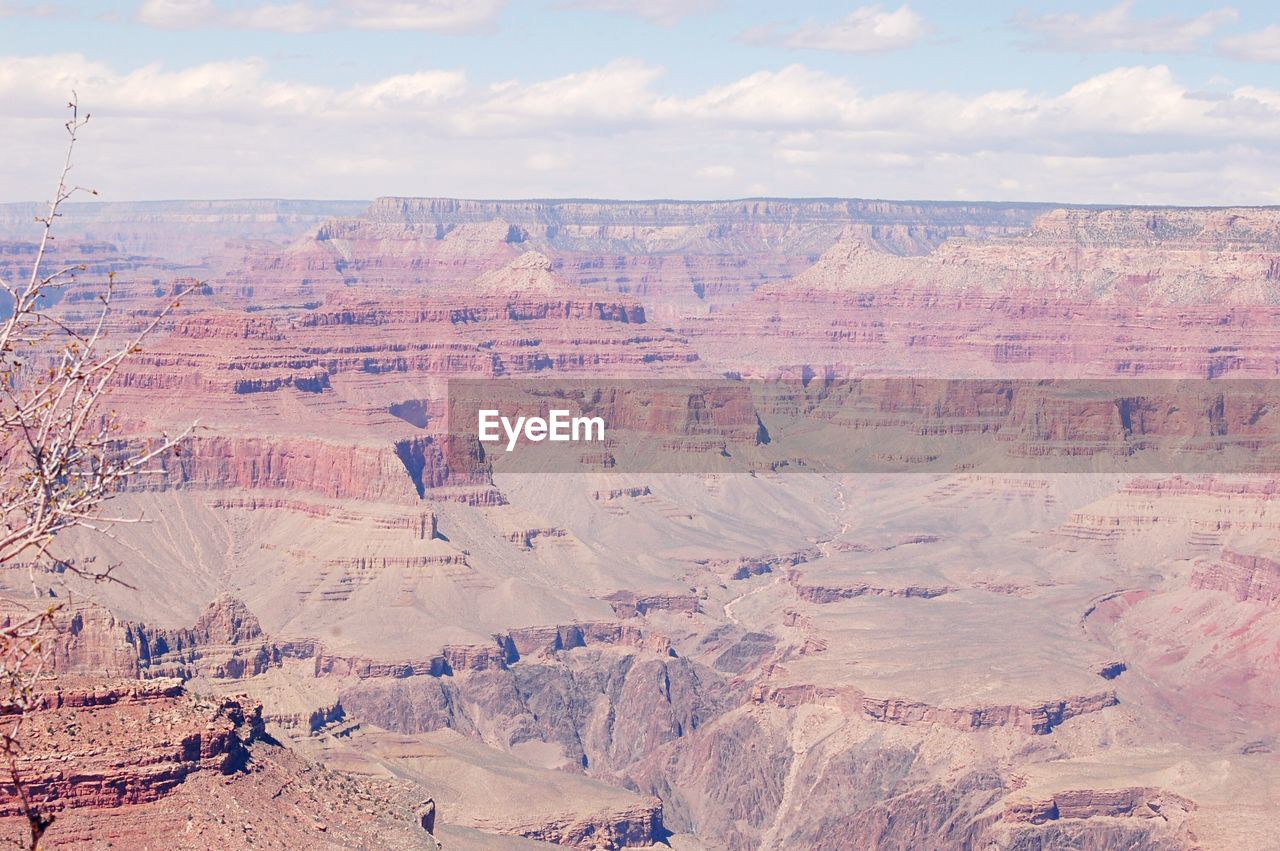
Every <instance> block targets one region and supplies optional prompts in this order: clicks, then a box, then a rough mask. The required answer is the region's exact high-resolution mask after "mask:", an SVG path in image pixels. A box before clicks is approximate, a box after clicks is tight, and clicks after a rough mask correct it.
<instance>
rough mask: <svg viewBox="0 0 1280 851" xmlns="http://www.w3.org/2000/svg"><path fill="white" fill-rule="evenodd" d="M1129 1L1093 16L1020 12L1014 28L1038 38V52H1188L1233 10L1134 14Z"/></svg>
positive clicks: (1234, 14) (1230, 16) (1230, 18)
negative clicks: (1180, 14) (1188, 14)
mask: <svg viewBox="0 0 1280 851" xmlns="http://www.w3.org/2000/svg"><path fill="white" fill-rule="evenodd" d="M1133 6H1134V0H1122V2H1120V3H1118V4H1116V5H1115V6H1113V7H1111V8H1110V9H1106V10H1104V11H1102V12H1098V13H1097V14H1096V15H1081V14H1079V13H1078V12H1055V13H1052V14H1048V15H1042V16H1032V15H1027V14H1023V15H1019V16H1018V17H1017V18H1015V19H1014V22H1013V23H1014V26H1015V27H1017V28H1018V29H1020V30H1022V31H1023V32H1025V33H1027V34H1029V35H1033V36H1037V39H1036V40H1035V41H1033V42H1032V43H1031V46H1032V47H1033V48H1036V49H1039V50H1051V51H1062V52H1067V53H1107V52H1112V51H1119V52H1134V53H1189V52H1192V51H1195V50H1198V49H1200V43H1201V42H1202V41H1203V40H1204V39H1206V38H1208V37H1209V36H1211V35H1213V34H1214V33H1215V32H1216V31H1217V30H1218V29H1219V28H1221V27H1223V26H1225V25H1226V24H1229V23H1231V22H1232V21H1234V20H1235V19H1236V17H1237V12H1236V10H1235V9H1233V8H1230V7H1224V8H1222V9H1214V10H1211V11H1208V12H1205V13H1204V14H1203V15H1200V16H1199V17H1196V18H1183V17H1177V16H1167V17H1162V18H1135V17H1134V16H1133V15H1132V14H1131V13H1132V11H1133Z"/></svg>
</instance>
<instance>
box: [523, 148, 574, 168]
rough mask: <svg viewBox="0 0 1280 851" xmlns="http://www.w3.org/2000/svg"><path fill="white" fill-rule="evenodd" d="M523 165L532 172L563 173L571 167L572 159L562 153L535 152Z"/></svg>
mask: <svg viewBox="0 0 1280 851" xmlns="http://www.w3.org/2000/svg"><path fill="white" fill-rule="evenodd" d="M524 164H525V165H527V166H528V167H529V168H531V169H533V170H534V171H563V170H564V169H566V168H568V167H569V166H571V165H573V157H571V156H569V155H568V154H565V153H564V152H562V151H535V152H534V153H532V154H530V155H529V156H528V157H526V158H525V161H524Z"/></svg>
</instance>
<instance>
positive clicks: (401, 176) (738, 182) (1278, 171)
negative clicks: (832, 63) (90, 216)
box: [0, 54, 1280, 203]
mask: <svg viewBox="0 0 1280 851" xmlns="http://www.w3.org/2000/svg"><path fill="white" fill-rule="evenodd" d="M673 86H674V84H673V83H671V82H670V81H668V80H666V78H664V76H663V72H662V69H661V68H658V67H655V66H652V65H648V64H645V63H643V62H639V61H635V60H619V61H616V62H613V63H610V64H607V65H603V66H601V67H597V68H590V69H586V70H582V71H579V72H577V73H573V74H567V75H563V76H559V77H554V78H550V79H544V80H536V79H535V80H513V81H509V82H506V83H502V84H498V85H492V86H490V85H482V84H479V83H477V82H474V81H472V80H469V79H468V77H467V76H466V75H465V74H464V73H463V72H461V71H456V70H449V69H423V70H420V71H416V72H413V73H408V74H399V75H395V76H390V77H387V78H385V79H382V80H380V81H374V82H371V83H365V84H360V85H351V86H338V87H335V86H326V85H316V84H311V83H305V82H300V81H297V80H290V79H287V78H284V77H281V76H279V75H278V73H277V72H276V70H275V69H273V67H272V66H271V65H270V64H269V63H268V62H266V61H265V60H262V59H256V58H247V59H241V60H235V61H227V62H217V63H206V64H200V65H192V66H189V67H181V68H168V67H165V66H161V65H156V64H149V65H143V66H140V67H132V68H129V67H125V68H117V67H116V66H114V65H112V64H109V63H105V62H100V61H95V60H91V59H87V58H85V57H83V56H79V55H75V54H70V55H65V54H64V55H55V56H36V57H7V58H5V57H0V103H4V104H5V112H6V121H5V122H3V123H0V148H2V149H3V150H5V151H6V154H7V156H6V157H5V159H4V161H3V162H0V185H4V186H5V187H6V196H7V197H8V198H11V199H16V198H22V197H31V198H39V197H41V196H42V195H44V194H46V192H47V187H44V186H43V181H40V180H37V178H39V177H41V176H42V175H44V174H45V172H44V171H42V170H41V169H40V168H39V167H38V166H39V165H40V164H41V163H43V162H46V161H49V167H50V169H52V168H53V163H52V157H53V156H54V155H55V154H56V150H57V143H58V140H57V130H58V129H59V124H58V118H59V116H58V115H57V110H58V107H59V106H60V105H61V103H63V102H65V98H66V94H67V92H68V91H70V90H71V89H72V88H75V89H76V90H77V91H78V92H79V94H80V101H81V104H82V105H83V106H84V107H85V108H86V109H88V110H90V111H91V112H93V114H94V121H93V123H92V124H91V125H90V127H89V128H88V130H87V131H86V135H85V151H86V153H85V155H84V157H85V159H84V161H83V163H82V166H81V169H80V171H78V172H77V175H78V179H82V180H83V181H84V182H85V183H89V184H91V185H94V186H95V187H96V188H98V189H100V190H103V191H104V194H105V195H106V196H107V197H111V198H116V199H124V198H129V197H152V198H154V197H202V196H203V197H229V196H239V197H245V196H257V197H261V196H264V195H276V196H292V197H315V196H321V197H326V196H327V197H370V196H372V195H376V194H447V195H454V196H482V197H513V196H522V195H523V196H540V197H546V196H565V195H578V196H601V195H608V196H612V197H680V196H690V195H695V196H696V195H699V194H702V193H703V192H705V188H704V189H703V190H701V191H700V189H699V187H706V186H710V185H714V187H715V194H716V195H718V196H724V197H728V196H732V195H735V194H736V195H747V194H759V193H758V192H756V191H753V190H752V187H756V188H758V187H760V186H765V187H768V189H769V191H771V192H774V193H777V194H789V195H815V194H816V195H856V196H864V197H865V196H879V197H941V198H947V197H956V196H957V195H967V196H969V197H978V198H983V197H987V198H992V197H995V198H1010V197H1013V198H1015V199H1026V200H1037V199H1041V200H1043V199H1052V200H1066V201H1111V202H1131V203H1232V202H1234V203H1246V202H1253V203H1261V202H1269V203H1275V202H1280V151H1277V150H1276V147H1275V145H1274V141H1273V140H1274V139H1275V138H1276V137H1277V135H1280V90H1277V89H1270V88H1266V87H1261V86H1236V87H1234V88H1225V87H1222V88H1218V89H1215V90H1214V92H1213V93H1210V94H1206V93H1201V92H1197V91H1194V90H1191V89H1189V88H1188V87H1187V86H1186V85H1185V84H1184V83H1183V82H1181V81H1180V80H1179V78H1178V77H1177V75H1175V74H1174V72H1173V71H1172V70H1170V69H1169V68H1168V67H1165V66H1163V65H1155V66H1150V67H1147V66H1134V67H1122V68H1116V69H1113V70H1111V71H1108V72H1106V73H1102V74H1097V75H1094V76H1091V77H1089V78H1087V79H1083V80H1081V81H1079V82H1078V83H1076V84H1075V85H1072V86H1069V87H1067V88H1065V89H1064V90H1061V91H1058V92H1048V93H1046V92H1037V91H1030V90H1026V89H1018V88H1009V89H993V90H990V91H986V92H983V93H979V94H975V95H959V94H954V93H948V92H941V91H932V92H931V91H912V90H896V91H895V90H890V91H885V92H881V93H874V94H871V93H867V92H864V91H862V90H861V89H860V88H859V87H858V86H856V85H855V84H854V83H853V82H851V81H850V80H849V79H847V78H845V77H843V76H839V75H835V74H831V73H828V72H824V71H818V70H815V69H810V68H806V67H805V66H803V65H791V66H788V67H785V68H782V69H779V70H769V71H759V72H756V73H753V74H748V75H745V76H743V77H741V78H739V79H736V80H731V81H728V82H725V83H723V84H721V85H716V86H711V87H708V88H705V89H703V90H702V91H696V92H693V93H689V94H680V95H676V94H672V93H671V91H672V88H673ZM80 175H83V178H81V177H80ZM711 181H714V184H712V183H710V182H711Z"/></svg>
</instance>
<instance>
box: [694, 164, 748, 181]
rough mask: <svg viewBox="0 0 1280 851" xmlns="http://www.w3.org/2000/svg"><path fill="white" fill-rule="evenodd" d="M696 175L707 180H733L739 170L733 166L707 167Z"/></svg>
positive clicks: (696, 172)
mask: <svg viewBox="0 0 1280 851" xmlns="http://www.w3.org/2000/svg"><path fill="white" fill-rule="evenodd" d="M694 174H696V175H697V176H698V177H701V178H705V179H706V180H732V179H733V178H734V177H736V176H737V174H738V170H737V169H736V168H734V167H733V166H731V165H705V166H703V167H702V168H700V169H698V170H697V171H695V172H694Z"/></svg>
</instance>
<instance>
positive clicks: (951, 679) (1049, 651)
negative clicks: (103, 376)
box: [0, 198, 1280, 851]
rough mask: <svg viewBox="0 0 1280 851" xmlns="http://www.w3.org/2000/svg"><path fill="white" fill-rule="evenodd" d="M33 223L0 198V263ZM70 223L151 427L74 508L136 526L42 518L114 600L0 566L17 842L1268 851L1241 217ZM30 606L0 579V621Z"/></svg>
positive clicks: (342, 209)
mask: <svg viewBox="0 0 1280 851" xmlns="http://www.w3.org/2000/svg"><path fill="white" fill-rule="evenodd" d="M29 220H30V218H29V210H28V209H27V208H26V207H25V206H24V205H0V275H5V276H11V275H13V274H14V273H15V272H14V270H17V269H20V268H21V267H22V264H23V263H24V262H26V261H28V260H29V259H30V257H31V256H32V249H31V245H30V240H31V233H30V228H29V225H28V223H29ZM66 228H67V230H66V232H65V235H64V236H63V238H61V239H60V240H59V242H58V248H57V255H58V257H57V258H55V259H56V260H60V261H65V262H76V263H83V264H84V265H85V266H86V270H85V271H84V272H83V273H81V275H80V277H79V279H78V280H77V281H76V282H75V283H74V284H71V285H68V286H67V287H66V288H65V289H64V290H63V292H62V295H61V299H60V301H59V302H58V305H57V306H56V310H57V312H58V315H59V316H60V318H61V319H62V320H63V321H65V322H66V323H68V324H69V325H75V324H76V323H83V322H86V321H87V320H88V319H89V318H90V317H91V316H93V315H94V313H93V311H94V309H95V308H94V305H95V304H96V302H95V301H94V299H95V297H96V295H97V294H99V293H100V292H101V288H102V283H103V279H104V278H105V276H106V275H108V274H113V275H114V276H115V282H116V283H115V298H114V301H113V311H112V314H111V316H110V317H109V327H110V330H111V332H112V333H123V332H125V331H127V330H136V329H137V328H140V327H142V326H143V325H144V324H145V323H146V322H148V321H150V318H151V317H153V316H154V315H155V311H156V310H157V309H158V308H159V307H160V306H161V305H162V304H164V303H165V302H166V301H167V300H168V299H169V298H171V297H172V296H173V295H174V294H176V293H180V292H185V295H183V296H182V298H181V300H180V304H179V306H178V307H177V308H176V309H175V310H174V311H173V312H172V313H171V314H170V315H169V316H168V317H166V319H165V320H164V322H163V323H162V324H161V326H160V328H159V329H158V331H157V332H156V333H155V334H154V335H153V336H152V337H151V338H149V339H148V340H147V341H146V343H145V345H144V346H143V349H142V351H141V352H138V353H136V354H135V355H134V356H132V357H131V358H130V359H129V360H127V361H126V363H125V365H124V367H123V368H122V369H121V371H120V373H119V375H118V378H117V381H116V382H115V384H114V386H113V388H112V391H111V407H112V408H113V410H114V411H115V412H116V417H117V423H118V425H119V428H120V433H121V439H122V440H127V441H134V442H137V443H139V444H143V443H145V442H146V441H148V440H155V439H156V438H157V437H158V436H159V435H162V434H175V433H181V432H182V431H183V430H185V429H188V428H190V429H191V431H190V436H189V437H188V438H187V439H186V440H185V441H184V442H183V445H182V447H181V451H180V452H178V453H176V454H172V455H166V456H165V457H163V458H162V459H158V460H159V463H158V464H157V466H156V469H154V470H152V471H150V472H149V473H148V474H147V475H145V476H141V477H139V478H137V479H135V480H134V481H132V482H131V483H130V485H129V487H128V488H126V489H124V490H122V492H120V493H119V494H118V495H116V496H115V498H114V499H113V501H112V510H113V512H116V513H120V514H122V516H130V517H133V516H142V517H144V518H145V519H146V522H145V523H141V524H136V525H129V526H127V527H121V528H120V529H119V530H118V531H117V533H116V534H115V536H114V537H110V538H104V537H102V536H95V535H91V534H87V533H83V532H78V531H77V532H72V533H69V534H66V535H62V536H59V539H58V540H57V542H56V557H57V558H58V559H59V560H60V561H61V562H63V563H65V564H79V565H86V566H87V565H95V564H96V565H118V568H117V569H116V572H117V573H118V575H119V576H120V577H121V578H122V579H123V580H124V581H125V582H127V583H128V584H127V586H126V585H122V584H112V583H106V584H102V583H96V584H95V583H88V582H85V581H83V580H82V579H80V578H78V577H77V576H75V575H74V573H72V572H62V573H52V574H48V575H46V574H38V584H39V587H38V589H37V590H38V592H39V593H40V594H41V595H42V600H53V601H57V602H58V603H60V604H61V607H60V608H59V609H58V612H57V615H56V627H57V634H58V638H57V641H56V642H55V643H54V645H53V647H52V649H51V650H50V651H49V660H48V665H49V671H50V677H49V680H48V683H49V685H48V692H47V694H45V695H44V696H43V697H42V698H41V703H40V704H39V706H38V708H37V710H36V711H34V712H33V713H32V715H31V717H30V719H28V725H27V729H28V730H29V739H27V740H26V741H25V742H24V746H23V747H24V749H23V751H22V753H21V755H20V759H19V767H20V769H21V772H22V776H23V777H24V778H26V782H27V784H28V787H29V789H30V790H31V791H32V793H34V794H38V796H39V800H40V802H41V804H42V807H44V808H46V809H48V811H49V812H51V813H52V814H54V816H55V818H54V820H53V822H52V823H51V824H50V826H49V828H48V832H47V836H46V841H47V842H49V843H50V844H51V845H52V846H53V847H58V846H60V845H61V846H66V847H107V845H108V844H111V843H115V844H117V845H120V844H128V843H131V842H136V841H139V838H140V837H151V838H152V839H153V841H154V842H155V843H156V844H158V845H164V844H167V845H169V846H174V845H180V844H183V843H188V844H189V843H196V844H198V845H203V846H218V847H228V848H233V847H298V846H299V845H303V844H310V845H315V846H317V847H369V848H372V847H379V848H384V847H396V848H415V847H416V848H429V849H430V848H437V847H443V848H446V849H488V848H494V849H496V848H514V849H521V848H529V849H535V848H549V847H574V848H582V849H616V848H632V847H640V848H643V847H669V848H673V849H678V851H698V849H707V851H747V850H748V849H774V848H787V849H792V848H794V849H847V848H884V849H892V848H903V849H905V848H918V847H930V848H957V849H959V848H984V849H1011V851H1012V849H1034V848H1060V847H1073V848H1088V849H1110V848H1154V849H1193V848H1205V849H1213V848H1233V849H1244V848H1258V849H1263V848H1267V847H1270V844H1271V843H1273V842H1274V835H1275V826H1274V813H1275V812H1276V809H1277V807H1280V783H1277V780H1276V778H1277V777H1280V771H1278V770H1277V769H1278V768H1280V763H1278V762H1277V760H1280V755H1277V749H1278V748H1280V740H1278V739H1277V735H1278V734H1277V730H1276V726H1275V720H1274V719H1275V717H1276V715H1275V713H1276V711H1277V709H1280V555H1278V554H1277V552H1276V542H1277V541H1278V540H1280V477H1278V475H1277V473H1276V471H1275V462H1276V460H1277V459H1278V458H1280V456H1277V455H1276V454H1275V453H1274V451H1273V441H1272V439H1273V438H1274V437H1275V433H1276V431H1277V430H1280V418H1277V416H1276V413H1275V408H1274V406H1275V401H1274V395H1273V394H1272V389H1271V388H1272V385H1271V383H1270V382H1271V380H1273V379H1276V378H1277V377H1280V332H1278V331H1277V328H1280V211H1277V210H1274V209H1269V208H1240V209H1217V208H1213V209H1210V208H1203V209H1199V208H1196V209H1193V208H1185V209H1183V208H1139V207H1119V208H1092V207H1069V208H1061V207H1054V206H1050V205H1029V204H963V203H926V202H890V201H862V200H834V199H816V200H774V199H754V200H745V201H732V202H728V201H726V202H665V201H664V202H610V201H466V200H453V199H431V198H425V199H419V198H381V199H378V200H375V201H374V202H372V203H363V202H361V203H356V202H268V201H263V202H190V203H187V202H165V203H154V204H91V205H76V206H72V207H69V208H68V212H67V215H66ZM1050 380H1052V382H1058V383H1057V384H1054V383H1052V382H1050ZM1141 382H1150V383H1147V384H1141ZM742 383H745V386H747V387H748V388H750V391H751V392H739V390H737V389H735V387H737V386H738V385H739V384H742ZM491 387H492V388H495V389H494V390H493V392H494V393H495V394H497V395H498V396H499V397H502V398H504V399H506V401H510V402H512V404H513V405H524V404H528V405H535V404H541V403H543V402H545V401H546V399H552V400H556V399H565V398H568V399H570V400H571V401H572V402H573V404H574V405H586V406H588V407H590V409H591V410H593V411H598V412H600V414H601V415H602V416H603V417H604V419H605V420H606V421H607V422H608V429H607V432H606V440H604V441H602V442H601V443H600V444H599V445H595V444H591V445H581V446H570V447H569V450H570V451H571V453H572V456H571V457H572V464H565V465H563V466H560V465H559V464H558V462H556V461H555V460H554V459H552V460H551V461H547V460H546V459H541V460H539V457H538V456H528V457H530V458H531V459H532V460H529V461H527V462H523V463H520V464H513V463H508V462H504V461H503V459H501V458H498V457H496V456H501V455H504V454H505V453H503V452H502V451H501V450H498V451H496V452H495V451H493V447H492V446H490V447H489V448H488V449H487V450H486V448H485V447H484V446H482V445H481V444H479V443H478V442H475V441H473V440H470V439H468V435H467V434H466V433H465V430H460V429H459V428H458V427H457V423H456V422H451V419H456V417H457V409H456V408H455V407H453V406H454V405H456V404H457V400H458V398H460V397H461V396H463V395H465V394H467V393H470V392H472V391H474V390H475V389H476V388H479V389H480V390H481V391H482V392H489V391H488V388H491ZM584 388H585V389H584ZM1135 388H1137V389H1135ZM1086 391H1087V392H1086ZM504 393H508V394H511V395H509V396H505V397H503V396H502V394H504ZM538 393H542V394H543V396H542V397H539V396H538V395H537V394H538ZM512 400H515V401H512ZM531 400H532V401H531ZM557 404H558V403H557ZM512 410H513V412H524V410H523V409H519V410H518V411H517V409H515V408H513V409H512ZM530 410H532V408H530ZM472 425H473V426H474V423H472ZM823 429H836V431H835V432H833V433H834V434H836V435H837V437H833V438H830V439H829V440H828V442H827V443H825V444H821V445H819V441H818V440H817V438H815V437H814V435H822V434H825V432H824V431H823ZM904 435H905V437H903V436H904ZM943 438H948V439H951V438H954V439H956V440H958V441H960V442H961V443H962V445H963V446H964V447H966V451H965V454H963V455H961V456H953V455H949V454H947V450H945V449H940V448H939V446H940V445H941V443H940V441H941V440H942V439H943ZM1163 438H1169V439H1172V440H1174V441H1175V442H1174V443H1173V444H1172V455H1171V456H1168V457H1165V458H1163V459H1162V460H1161V462H1160V463H1159V464H1157V463H1155V462H1152V463H1146V462H1144V460H1143V459H1144V457H1145V456H1143V455H1142V452H1143V451H1145V447H1147V445H1148V444H1149V443H1150V442H1152V441H1155V440H1157V439H1163ZM642 439H647V440H651V441H653V443H654V445H655V447H656V450H655V451H656V452H658V453H660V454H659V455H658V456H655V457H660V458H662V459H664V460H663V463H662V464H655V463H650V464H649V466H647V467H646V466H644V465H643V464H636V463H635V462H634V460H633V458H632V456H631V455H629V453H630V452H631V451H632V450H633V448H634V446H635V445H636V442H637V441H640V440H642ZM806 441H809V442H806ZM984 441H985V442H984ZM992 447H994V448H996V449H999V450H1000V453H1001V455H1000V457H1001V458H1002V459H1009V458H1012V459H1013V461H1012V462H1008V463H1005V462H1004V461H1002V462H1000V463H996V462H995V461H993V460H992V457H993V456H992V455H991V452H992V451H993V450H992ZM819 449H821V450H822V453H819ZM512 454H513V455H515V454H517V453H512ZM1055 455H1056V456H1061V457H1067V458H1069V459H1071V460H1072V464H1074V465H1075V466H1072V467H1070V468H1069V469H1064V470H1054V469H1050V468H1042V467H1038V466H1037V464H1039V463H1040V461H1043V460H1044V459H1046V458H1050V457H1054V456H1055ZM849 458H857V459H859V460H858V461H857V463H846V464H843V465H842V463H841V459H849ZM1171 458H1172V459H1173V460H1172V461H1171V460H1170V459H1171ZM1029 459H1030V460H1029ZM1116 459H1119V461H1117V462H1116V463H1111V462H1112V461H1115V460H1116ZM539 464H543V465H544V466H539ZM31 592H32V590H31V580H30V577H29V574H28V571H27V569H26V566H25V565H23V564H18V563H12V564H8V565H5V566H4V568H3V569H0V618H14V617H17V614H16V612H17V611H18V607H19V606H20V605H22V604H24V602H26V601H29V599H30V595H31ZM0 787H2V784H0ZM3 788H5V790H6V791H5V792H3V793H0V830H3V831H6V832H7V834H15V833H16V832H20V831H21V830H24V829H25V828H26V823H25V820H24V819H22V818H21V816H20V813H19V811H18V810H17V809H15V808H14V807H13V805H12V803H11V802H12V798H13V795H12V793H11V792H10V791H9V790H8V787H3Z"/></svg>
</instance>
